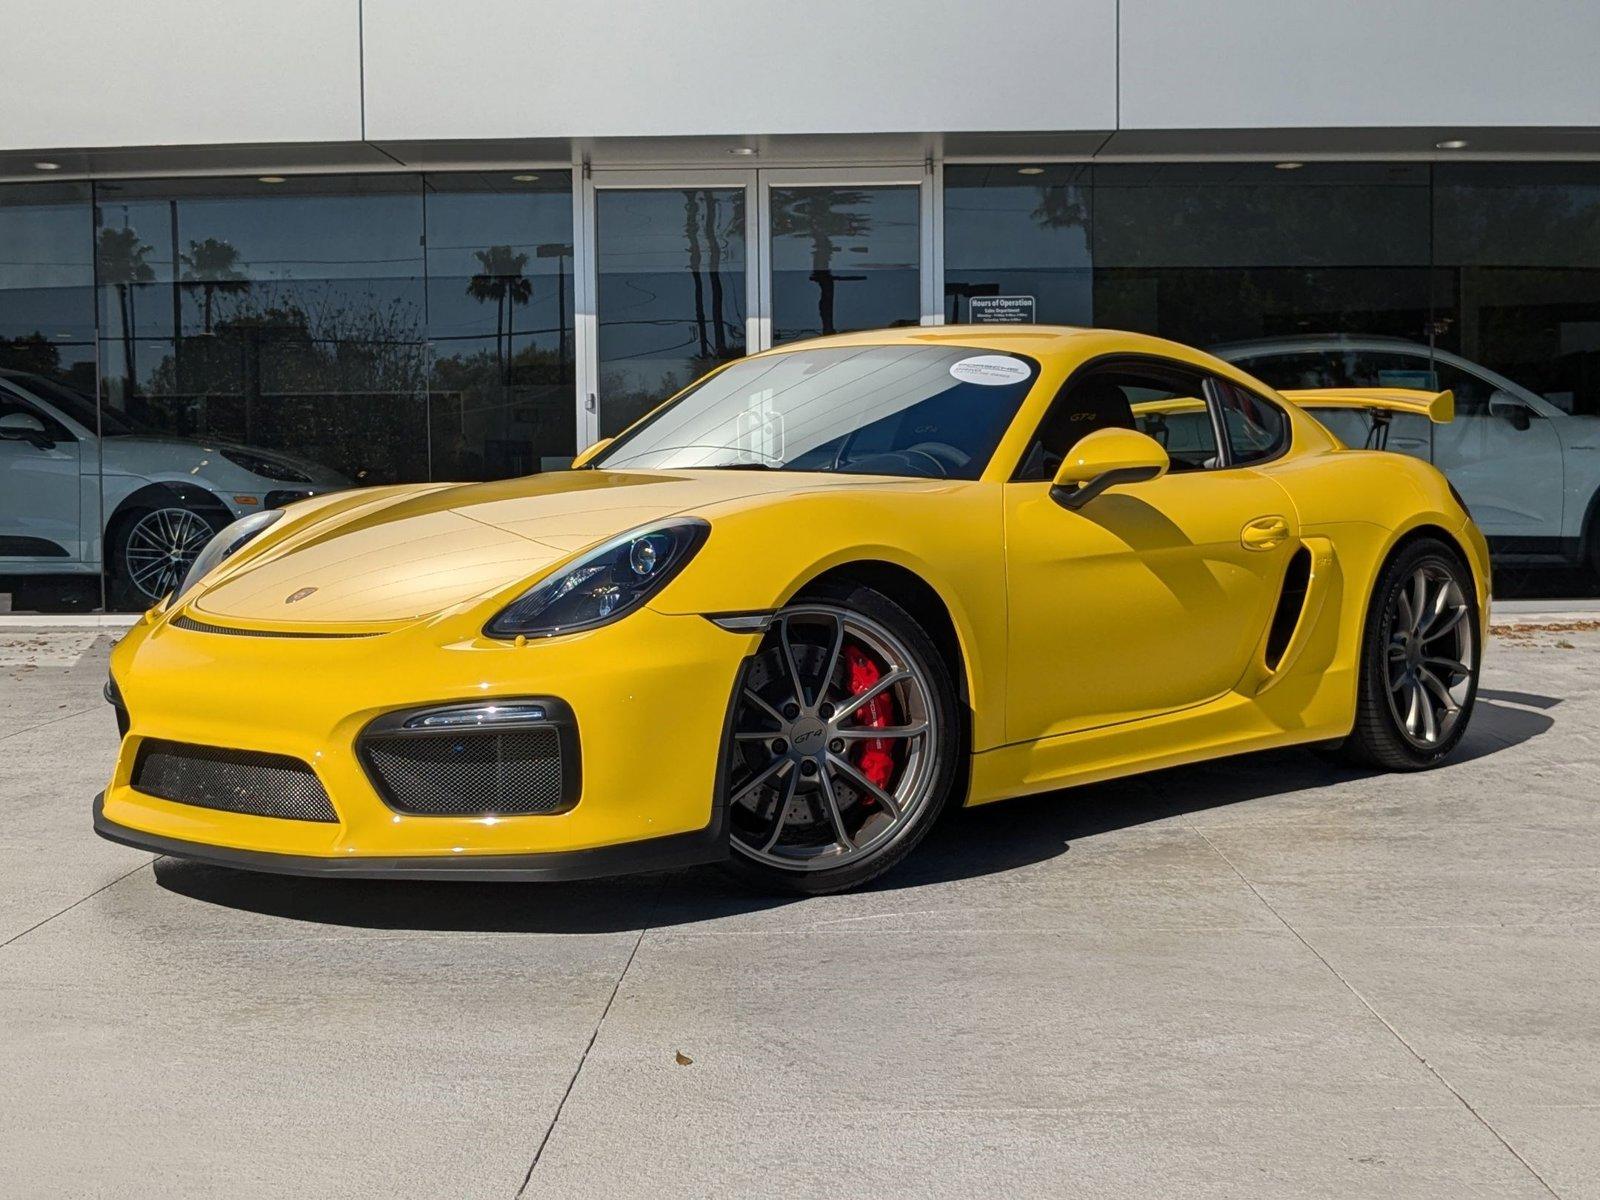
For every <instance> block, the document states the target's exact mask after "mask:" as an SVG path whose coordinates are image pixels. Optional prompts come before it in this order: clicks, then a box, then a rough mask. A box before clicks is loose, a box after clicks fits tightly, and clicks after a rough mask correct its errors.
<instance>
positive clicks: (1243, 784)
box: [155, 688, 1560, 934]
mask: <svg viewBox="0 0 1600 1200" xmlns="http://www.w3.org/2000/svg"><path fill="white" fill-rule="evenodd" d="M1558 704H1560V700H1559V699H1557V698H1555V697H1551V696H1540V695H1535V694H1532V693H1527V692H1503V691H1495V690H1491V689H1487V688H1485V689H1482V690H1480V691H1479V693H1478V705H1477V710H1476V712H1475V713H1474V716H1473V721H1472V726H1471V728H1470V729H1469V730H1468V733H1467V736H1466V738H1465V739H1463V741H1462V744H1461V746H1460V748H1459V749H1458V750H1457V751H1456V753H1455V754H1454V755H1452V756H1451V759H1450V763H1451V764H1452V765H1458V766H1459V765H1461V764H1463V763H1468V762H1471V761H1472V760H1473V759H1476V758H1481V757H1483V756H1485V755H1490V754H1496V753H1499V752H1501V751H1503V750H1505V749H1507V748H1509V747H1512V746H1516V745H1519V744H1521V743H1523V742H1526V741H1529V740H1531V739H1532V738H1536V737H1538V736H1540V735H1541V734H1543V733H1545V732H1546V731H1547V730H1549V729H1550V727H1551V726H1552V725H1553V724H1554V723H1555V721H1554V718H1553V717H1551V716H1550V715H1549V710H1551V709H1553V708H1555V707H1556V706H1557V705H1558ZM1370 774H1371V772H1368V771H1364V770H1362V769H1359V768H1356V767H1352V766H1348V765H1344V764H1341V763H1338V762H1333V761H1329V760H1327V759H1324V758H1322V757H1320V756H1318V755H1316V754H1314V753H1311V752H1308V751H1306V750H1275V751H1268V752H1265V753H1260V754H1249V755H1241V756H1238V757H1236V758H1230V759H1222V760H1218V761H1215V762H1210V763H1203V764H1200V765H1198V766H1193V767H1181V768H1174V769H1171V770H1166V771H1158V772H1153V773H1151V774H1148V775H1140V776H1135V777H1132V778H1129V779H1122V780H1116V781H1113V782H1111V783H1104V784H1090V785H1086V786H1083V787H1079V788H1073V789H1067V790H1063V791H1057V792H1050V793H1047V794H1044V795H1040V796H1031V797H1026V798H1023V799H1019V800H1012V801H1008V802H1006V803H1003V804H993V805H985V806H984V807H981V808H976V809H970V810H964V811H960V812H956V813H953V814H951V816H950V818H949V819H947V820H945V821H944V822H942V823H941V825H940V827H939V828H937V829H935V830H933V831H932V832H931V833H930V834H929V836H928V838H927V840H926V841H925V842H924V843H923V844H922V845H921V846H919V847H918V848H917V850H916V852H915V853H914V854H912V855H911V857H910V858H908V859H907V860H906V862H905V863H903V864H902V865H901V866H900V867H898V868H897V869H896V870H894V871H893V872H891V873H890V874H889V875H888V877H886V878H885V879H884V880H882V881H881V882H880V883H878V884H875V885H873V887H872V889H870V890H873V891H878V892H894V891H899V890H903V889H907V888H917V887H925V886H928V885H931V884H939V883H948V882H952V881H955V880H961V879H971V878H977V877H980V876H985V875H993V874H998V873H1001V872H1005V871H1010V870H1014V869H1016V868H1019V867H1025V866H1030V865H1033V864H1035V863H1039V862H1044V861H1046V860H1049V859H1052V858H1056V857H1059V856H1060V855H1062V854H1065V853H1067V852H1068V850H1069V849H1070V847H1071V846H1072V843H1073V842H1076V841H1081V840H1083V839H1085V838H1092V837H1095V836H1097V835H1101V834H1105V833H1108V832H1111V831H1113V830H1118V829H1126V828H1129V827H1131V826H1136V825H1145V824H1150V823H1152V822H1158V821H1164V820H1167V819H1169V818H1172V817H1176V816H1180V815H1182V814H1184V813H1193V812H1200V811H1204V810H1206V809H1213V808H1220V807H1223V806H1226V805H1235V804H1242V803H1245V802H1248V801H1250V800H1256V799H1261V798H1264V797H1277V796H1284V795H1288V794H1292V793H1294V792H1298V791H1304V790H1307V789H1311V788H1321V787H1327V786H1329V785H1336V784H1338V783H1340V782H1344V781H1349V780H1356V779H1362V778H1365V777H1367V776H1369V775H1370ZM155 875H156V880H157V882H158V883H159V884H160V886H161V887H162V888H164V889H166V890H167V891H169V892H172V893H175V894H177V895H181V896H185V897H187V898H189V899H191V900H197V901H201V902H203V903H207V904H216V905H220V906H223V907H227V908H233V909H238V910H242V911H247V912H254V913H259V914H262V915H266V916H272V917H278V918H281V919H284V920H290V921H304V922H310V923H315V924H320V925H333V926H345V927H350V928H366V929H388V930H414V931H422V932H460V933H554V934H571V933H588V934H594V933H617V932H626V931H637V930H639V929H642V928H646V927H651V928H664V927H672V926H683V925H694V924H697V923H700V922H705V921H714V920H717V919H719V918H725V917H732V916H739V915H743V914H748V913H755V912H761V911H764V910H768V909H774V908H780V907H783V906H785V905H788V904H795V903H800V902H802V900H801V898H800V897H794V896H771V895H760V894H758V893H755V892H752V891H750V890H749V889H748V888H746V887H744V886H743V885H741V884H739V883H738V882H736V881H733V880H731V879H729V878H728V877H727V876H726V875H724V874H723V873H722V872H721V871H719V870H718V869H716V868H714V867H704V868H696V869H693V870H688V871H679V872H674V873H672V874H666V875H645V876H630V877H622V878H617V879H597V880H586V881H580V882H574V883H536V884H516V883H473V882H460V883H457V882H428V881H414V880H406V881H395V882H389V881H386V880H357V879H349V880H344V879H303V878H296V877H293V876H285V875H263V874H255V873H251V872H247V871H233V870H229V869H226V868H222V867H212V866H205V865H202V864H199V863H191V862H185V861H182V860H179V859H173V858H161V859H158V860H157V861H156V864H155Z"/></svg>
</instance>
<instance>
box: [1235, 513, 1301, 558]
mask: <svg viewBox="0 0 1600 1200" xmlns="http://www.w3.org/2000/svg"><path fill="white" fill-rule="evenodd" d="M1288 540H1289V522H1288V521H1286V520H1284V519H1283V518H1282V517H1257V518H1256V519H1255V520H1254V521H1251V522H1250V523H1249V524H1248V525H1246V526H1245V527H1244V528H1243V529H1242V530H1240V532H1239V542H1240V544H1241V545H1243V546H1244V548H1245V549H1246V550H1276V549H1277V548H1278V547H1279V546H1281V545H1283V544H1284V543H1285V542H1287V541H1288Z"/></svg>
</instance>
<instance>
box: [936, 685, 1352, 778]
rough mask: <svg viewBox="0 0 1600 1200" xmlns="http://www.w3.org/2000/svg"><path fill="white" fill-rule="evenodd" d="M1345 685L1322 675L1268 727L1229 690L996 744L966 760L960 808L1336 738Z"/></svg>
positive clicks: (1263, 713) (1346, 713) (1346, 723)
mask: <svg viewBox="0 0 1600 1200" xmlns="http://www.w3.org/2000/svg"><path fill="white" fill-rule="evenodd" d="M1353 686H1354V679H1353V677H1352V676H1351V675H1350V672H1349V671H1348V670H1343V669H1330V670H1328V671H1327V672H1326V673H1325V674H1324V675H1323V676H1322V678H1321V679H1320V680H1319V687H1318V689H1317V693H1316V697H1315V699H1314V700H1313V701H1312V702H1311V703H1309V704H1308V705H1306V706H1305V708H1303V709H1302V710H1301V711H1300V713H1298V714H1297V715H1296V718H1295V720H1294V721H1293V723H1290V722H1288V721H1275V720H1274V719H1273V718H1272V717H1271V716H1270V715H1269V714H1268V712H1267V709H1266V706H1265V705H1264V704H1262V703H1261V702H1259V701H1258V700H1256V699H1255V698H1253V697H1250V696H1243V695H1240V694H1239V693H1238V692H1229V693H1228V694H1227V695H1225V696H1220V697H1218V698H1217V699H1216V700H1213V701H1211V702H1210V703H1209V704H1204V705H1201V706H1200V707H1198V708H1192V709H1186V710H1184V711H1183V712H1178V713H1168V714H1165V715H1163V716H1159V717H1151V718H1149V719H1148V720H1143V721H1135V722H1130V723H1128V724H1125V725H1113V726H1109V727H1107V728H1103V729H1090V730H1085V731H1084V732H1082V733H1070V734H1064V735H1062V736H1061V737H1054V738H1045V739H1043V740H1040V741H1036V742H1022V743H1018V744H1017V745H1013V746H999V747H997V748H995V749H993V750H986V751H983V752H982V753H980V754H974V755H973V756H972V788H971V791H970V793H969V795H968V799H967V804H968V805H969V806H971V805H978V804H988V803H990V802H991V801H995V800H1008V799H1011V798H1012V797H1015V796H1028V795H1033V794H1035V793H1038V792H1048V791H1054V790H1055V789H1057V788H1064V787H1075V786H1077V785H1078V784H1083V783H1098V782H1101V781H1102V780H1106V779H1118V778H1122V777H1124V776H1127V775H1138V774H1142V773H1143V772H1146V771H1159V770H1162V769H1163V768H1166V767H1181V766H1185V765H1187V764H1189V763H1196V762H1204V761H1206V760H1208V759H1213V758H1224V757H1227V756H1228V755H1233V754H1246V753H1249V752H1251V751H1256V750H1273V749H1278V748H1280V747H1285V746H1300V745H1305V744H1307V743H1311V742H1326V741H1330V740H1333V739H1336V738H1342V737H1344V736H1345V735H1346V734H1347V733H1349V732H1350V726H1351V723H1352V721H1353V720H1354V715H1353V709H1352V708H1351V705H1350V703H1349V701H1348V699H1346V698H1347V697H1349V696H1352V695H1353V694H1354V693H1353Z"/></svg>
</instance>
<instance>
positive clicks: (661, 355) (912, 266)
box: [577, 164, 942, 445]
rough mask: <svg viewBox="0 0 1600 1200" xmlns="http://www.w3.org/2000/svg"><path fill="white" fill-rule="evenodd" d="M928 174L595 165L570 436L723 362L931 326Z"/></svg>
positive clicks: (932, 226) (620, 421)
mask: <svg viewBox="0 0 1600 1200" xmlns="http://www.w3.org/2000/svg"><path fill="white" fill-rule="evenodd" d="M934 187H935V185H934V183H933V181H932V178H931V176H929V175H928V173H927V172H926V169H925V168H924V167H923V166H922V165H920V164H918V165H916V166H912V167H903V168H862V167H856V168H827V169H820V168H819V169H809V168H808V169H803V170H802V169H777V168H773V169H767V168H763V169H760V170H748V169H747V170H730V169H717V168H707V169H705V170H637V171H621V170H596V171H594V172H592V175H591V178H590V180H589V181H588V182H586V183H585V184H584V186H583V190H582V193H581V200H580V217H579V219H580V222H581V223H582V224H583V226H584V229H583V236H582V238H581V248H582V250H583V252H584V254H585V256H586V258H587V262H586V264H584V265H581V266H580V272H579V285H580V286H579V299H578V307H579V316H578V321H577V329H578V337H579V342H580V347H579V355H578V372H579V378H580V384H579V400H580V404H579V408H580V413H579V418H580V419H579V434H580V436H579V440H580V442H581V444H582V445H588V444H589V443H590V442H593V441H595V440H596V439H598V438H603V437H611V436H614V435H615V434H617V433H619V432H621V430H623V429H624V428H626V427H627V426H628V425H629V424H631V423H632V422H633V421H634V420H636V419H637V418H638V417H639V416H641V415H642V414H644V413H646V412H648V411H649V410H650V409H651V408H653V407H654V406H655V405H657V404H659V403H660V402H661V401H662V400H664V399H666V398H667V397H668V396H670V395H672V394H673V393H674V392H676V391H678V390H679V389H680V388H682V387H684V386H685V385H686V384H688V383H690V382H692V381H693V380H695V379H696V378H698V377H699V376H701V375H703V374H705V373H706V372H707V371H709V370H711V369H712V368H713V367H716V366H718V365H719V364H721V363H724V362H728V361H729V360H731V359H735V358H741V357H743V356H744V355H746V354H754V353H756V352H757V351H759V350H766V349H769V348H770V347H772V346H775V345H782V344H783V343H785V342H791V341H796V340H798V339H801V338H807V337H817V336H821V335H824V334H830V333H845V332H849V331H850V330H855V329H876V328H881V327H884V326H893V325H917V324H939V323H940V322H941V321H942V315H941V305H940V301H939V298H938V295H937V291H936V289H935V287H934V286H933V282H934V280H935V279H936V278H937V269H938V268H937V264H936V263H935V261H934V260H935V258H936V256H937V253H938V249H937V247H938V238H937V228H936V225H937V219H938V214H937V205H936V203H935V197H934V194H933V193H934Z"/></svg>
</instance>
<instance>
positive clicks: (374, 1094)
mask: <svg viewBox="0 0 1600 1200" xmlns="http://www.w3.org/2000/svg"><path fill="white" fill-rule="evenodd" d="M108 645H109V639H108V637H107V636H106V634H105V632H104V631H102V630H97V629H95V628H92V627H86V628H83V629H57V630H53V631H49V632H41V633H38V634H27V633H24V632H22V631H17V630H7V631H5V632H4V634H3V635H0V781H3V782H0V811H3V813H4V815H5V818H6V819H5V824H4V826H3V827H0V1063H3V1064H4V1072H5V1077H6V1086H5V1087H4V1088H3V1089H0V1180H3V1181H4V1182H3V1183H0V1191H3V1192H4V1194H5V1195H7V1196H17V1197H33V1196H51V1197H53V1196H102V1195H105V1196H110V1195H117V1196H144V1195H162V1196H207V1197H209V1196H214V1195H217V1194H224V1193H225V1194H230V1195H237V1196H300V1195H337V1196H384V1197H395V1196H492V1197H511V1196H514V1195H516V1194H518V1192H519V1190H521V1191H522V1193H523V1194H524V1195H528V1196H550V1197H572V1196H588V1195H592V1196H607V1197H610V1196H642V1195H647V1196H650V1197H651V1198H652V1200H666V1198H669V1197H680V1196H682V1197H698V1196H707V1195H719V1196H729V1195H750V1196H773V1197H778V1196H783V1197H809V1196H816V1197H842V1196H883V1195H907V1196H969V1195H975V1194H985V1195H990V1194H992V1195H1008V1196H1064V1195H1070V1196H1074V1197H1082V1196H1105V1197H1119V1198H1125V1197H1142V1196H1204V1197H1224V1196H1226V1197H1240V1196H1261V1197H1273V1198H1275V1200H1276V1198H1281V1197H1285V1196H1327V1197H1350V1196H1377V1195H1384V1196H1407V1197H1410V1196H1437V1197H1451V1198H1455V1197H1462V1196H1484V1197H1497V1198H1498V1197H1517V1196H1531V1197H1537V1196H1544V1197H1548V1196H1551V1195H1552V1194H1554V1195H1559V1196H1562V1197H1600V1151H1597V1149H1596V1147H1597V1146H1600V938H1597V937H1596V933H1597V930H1600V783H1597V782H1596V780H1597V778H1600V733H1597V730H1600V633H1597V632H1593V631H1590V630H1586V629H1582V628H1579V629H1575V630H1564V631H1546V630H1536V631H1534V632H1531V633H1519V634H1517V635H1516V636H1514V637H1509V638H1498V639H1496V641H1495V643H1494V644H1493V645H1492V646H1491V648H1490V654H1489V657H1488V663H1487V667H1486V673H1485V678H1484V685H1483V689H1484V690H1483V692H1482V699H1481V701H1480V708H1479V710H1478V713H1477V717H1476V720H1475V722H1474V725H1473V728H1472V730H1471V732H1470V734H1469V736H1468V738H1467V741H1466V743H1465V744H1464V746H1463V748H1462V750H1461V751H1460V752H1459V753H1458V755H1457V756H1456V758H1455V760H1454V761H1453V762H1451V763H1450V764H1449V765H1447V766H1446V767H1445V768H1443V769H1441V770H1438V771H1435V772H1431V773H1428V774H1426V775H1419V776H1404V777H1399V776H1368V775H1364V774H1361V773H1358V772H1354V771H1351V770H1347V769H1343V768H1334V767H1330V766H1328V765H1326V764H1324V763H1323V762H1321V761H1320V760H1318V759H1316V758H1314V757H1313V756H1311V755H1309V754H1304V753H1300V752H1294V753H1280V754H1269V755H1258V756H1252V757H1248V758H1241V759H1235V760H1231V761H1228V762H1225V763H1219V764H1213V765H1210V766H1206V767H1202V768H1197V769H1190V770H1184V771H1174V772H1167V773H1163V774H1161V775H1156V776H1149V777H1144V778H1141V779H1137V780H1130V781H1124V782H1121V783H1116V784H1111V785H1105V786H1099V787H1093V788H1086V789H1081V790H1079V791H1077V792H1070V793H1060V794H1056V795H1053V796H1048V797H1042V798H1038V799H1033V800H1026V801H1019V802H1015V803H1012V804H1006V805H996V806H992V807H990V808H986V809H983V810H978V811H975V812H971V813H966V814H962V815H960V816H959V817H958V818H957V819H955V820H953V821H952V822H950V824H949V825H948V826H947V827H946V828H944V829H942V830H940V831H937V832H936V833H935V834H934V836H933V838H932V839H930V842H929V843H928V844H926V845H925V846H924V847H923V848H922V849H921V850H920V851H919V852H918V854H917V855H916V856H915V857H914V859H913V860H912V861H911V862H910V863H908V864H907V865H906V867H905V868H904V869H902V870H901V871H900V872H898V873H897V874H895V875H893V876H892V877H891V878H890V879H889V880H888V881H887V883H886V884H885V885H884V886H882V887H881V888H878V889H876V890H873V891H871V892H867V893H864V894H858V895H851V896H841V897H828V898H823V899H819V900H810V901H803V902H798V901H797V902H789V901H780V900H773V899H770V898H763V897H756V896H751V895H750V894H748V893H746V892H744V891H742V890H741V889H740V888H739V887H738V886H737V885H734V884H732V883H729V882H726V881H725V880H723V878H722V877H721V876H720V875H718V874H717V873H716V872H714V871H709V870H705V871H692V872H685V873H681V874H677V875H671V876H655V877H647V878H639V879H624V880H614V881H600V882H594V883H585V884H572V885H552V886H542V887H541V886H517V885H504V886H494V885H475V884H389V883H362V882H355V881H347V882H335V883H329V882H321V881H306V880H294V879H282V878H272V877H257V876H249V875H242V874H233V873H230V872H226V871H221V870H216V869H211V868H203V867H196V866H191V865H188V864H184V863H180V862H176V861H173V860H165V859H163V860H159V861H155V862H152V860H151V858H150V856H149V855H146V854H141V853H138V852H135V851H132V850H128V849H125V848H122V847H118V846H114V845H111V844H108V843H105V842H102V841H100V840H99V839H97V838H95V837H94V836H93V834H92V833H91V832H90V829H89V821H88V804H89V800H90V798H91V797H92V796H93V794H94V793H95V792H96V791H97V790H99V789H100V788H101V787H102V786H103V785H104V780H105V777H106V775H107V773H108V772H109V769H110V764H111V759H112V755H113V752H114V749H115V733H114V730H113V728H112V721H111V716H110V713H109V710H107V709H106V708H105V706H104V704H103V703H102V702H101V700H100V698H99V689H100V685H101V682H102V681H103V679H104V658H105V652H106V649H107V647H108ZM680 1055H681V1056H682V1057H683V1058H687V1059H689V1060H690V1061H689V1063H688V1064H687V1065H681V1064H680V1057H679V1056H680Z"/></svg>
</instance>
